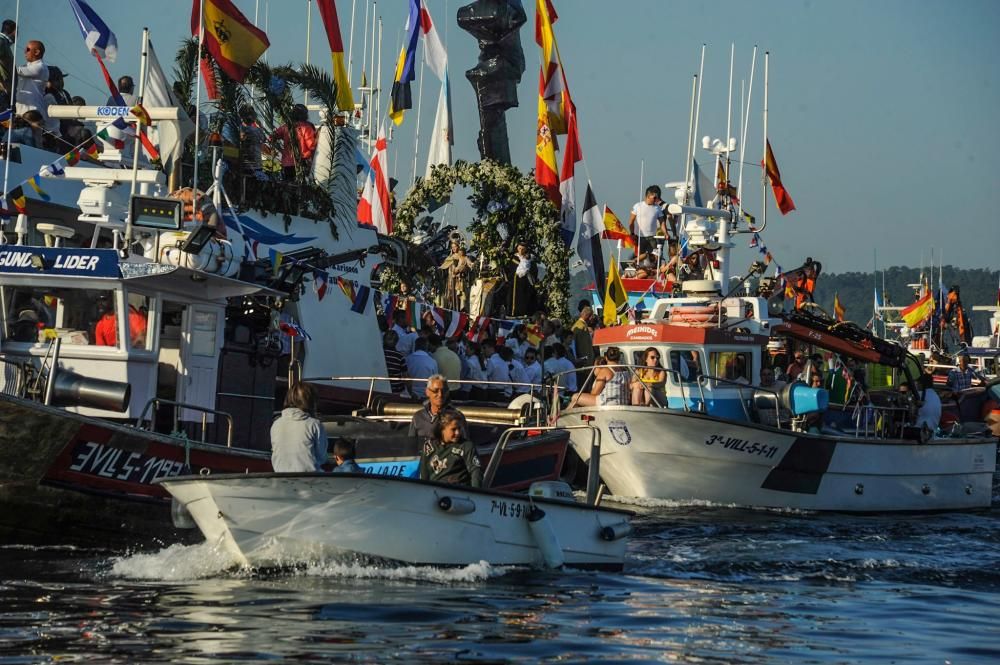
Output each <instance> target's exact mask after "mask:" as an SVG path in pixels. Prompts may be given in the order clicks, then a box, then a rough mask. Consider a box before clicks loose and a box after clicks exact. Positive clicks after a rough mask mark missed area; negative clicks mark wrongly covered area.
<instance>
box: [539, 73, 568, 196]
mask: <svg viewBox="0 0 1000 665" xmlns="http://www.w3.org/2000/svg"><path fill="white" fill-rule="evenodd" d="M544 86H545V74H544V73H541V74H540V75H539V81H538V134H537V136H536V137H535V182H537V183H538V185H539V186H540V187H541V188H542V189H543V190H545V194H546V196H547V197H548V199H549V200H550V201H552V205H554V206H555V208H556V210H559V207H560V205H561V204H562V195H561V194H560V193H559V175H558V174H557V173H556V146H555V134H554V133H553V132H552V127H551V126H550V125H549V112H548V110H547V109H546V108H545V97H544V96H543V94H544Z"/></svg>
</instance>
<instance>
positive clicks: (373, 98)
mask: <svg viewBox="0 0 1000 665" xmlns="http://www.w3.org/2000/svg"><path fill="white" fill-rule="evenodd" d="M377 10H378V0H375V1H374V2H372V48H371V66H370V67H369V68H368V71H370V72H371V73H372V79H371V81H369V82H368V152H372V151H373V150H374V148H375V139H374V137H373V136H372V130H373V129H374V128H375V127H377V126H378V111H377V109H376V108H375V105H376V104H377V103H378V99H377V95H376V94H375V79H376V76H375V24H376V21H375V17H376V16H377V15H378V14H377V13H376V12H377ZM373 112H374V113H375V123H372V113H373Z"/></svg>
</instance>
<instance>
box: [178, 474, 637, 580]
mask: <svg viewBox="0 0 1000 665" xmlns="http://www.w3.org/2000/svg"><path fill="white" fill-rule="evenodd" d="M163 485H164V486H165V487H166V488H167V489H168V490H169V491H170V493H171V494H173V495H174V497H175V498H176V499H177V500H178V501H179V502H180V503H181V504H182V505H184V506H185V507H186V508H187V510H188V512H189V513H190V514H191V517H192V518H193V519H194V521H195V522H196V523H197V524H198V527H199V528H200V529H201V531H202V533H203V534H204V536H205V538H206V540H207V541H209V542H211V543H217V544H218V545H219V546H221V547H222V548H224V549H225V550H226V551H228V552H229V553H230V554H231V555H232V556H233V557H234V559H235V560H236V561H237V562H238V563H240V564H241V565H252V566H286V565H294V564H298V563H303V562H311V561H317V560H327V559H330V558H334V559H336V558H343V557H353V556H362V557H371V558H373V559H378V560H388V561H395V562H402V563H406V564H413V565H443V566H463V565H469V564H475V563H479V562H481V561H486V562H488V563H490V564H493V565H524V566H540V565H542V562H543V556H542V553H541V550H540V548H539V545H538V543H537V542H536V540H535V536H534V535H533V531H532V529H531V527H529V520H528V513H529V509H530V508H531V505H532V502H534V504H535V505H537V506H538V507H540V508H541V509H542V510H543V511H544V512H545V513H546V520H547V521H548V524H549V525H550V526H551V528H552V532H553V533H554V536H555V540H556V541H557V542H558V545H559V549H560V551H561V552H562V554H563V556H564V558H565V563H566V564H567V565H571V566H576V567H588V568H602V569H621V567H622V565H623V561H624V556H625V549H626V545H627V540H628V539H627V537H622V538H619V539H616V540H610V541H609V540H604V539H602V538H601V536H600V532H601V530H602V529H603V528H604V527H608V526H613V525H620V524H622V523H623V522H626V521H627V519H628V518H629V516H630V514H629V513H627V512H624V511H617V510H612V509H600V508H591V507H589V506H584V505H581V504H575V503H564V502H557V501H548V500H545V499H533V500H529V498H528V497H527V496H524V495H516V494H510V493H504V492H490V491H487V490H478V489H473V488H469V487H460V486H456V485H444V484H440V483H429V482H425V481H420V480H413V479H408V478H391V477H384V476H377V477H376V476H366V475H360V474H358V475H355V474H328V475H324V474H274V473H272V474H251V475H245V474H244V475H233V476H223V477H212V478H202V477H186V478H171V479H168V480H165V481H163ZM444 497H451V499H452V500H453V502H455V503H460V502H463V501H468V502H471V505H472V506H474V509H473V510H472V511H471V512H467V513H463V514H459V513H450V512H445V511H444V510H442V509H441V508H440V507H439V505H438V502H439V500H440V499H442V498H444Z"/></svg>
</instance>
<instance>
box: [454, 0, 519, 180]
mask: <svg viewBox="0 0 1000 665" xmlns="http://www.w3.org/2000/svg"><path fill="white" fill-rule="evenodd" d="M527 20H528V17H527V15H526V14H525V13H524V7H523V6H522V5H521V0H475V1H474V2H471V3H469V4H468V5H465V6H464V7H459V9H458V27H460V28H462V30H465V31H466V32H468V33H469V34H471V35H472V36H473V37H475V38H476V39H477V40H479V64H477V65H476V66H475V67H474V68H472V69H470V70H468V71H467V72H465V78H467V79H469V82H470V83H471V84H472V87H473V88H474V89H475V91H476V98H477V99H478V100H479V126H480V129H479V141H478V143H479V155H480V156H481V157H482V158H483V159H493V160H495V161H498V162H501V163H503V164H510V163H511V162H510V145H509V143H508V140H507V118H506V116H505V114H506V112H507V109H509V108H513V107H515V106H517V84H518V83H520V82H521V75H522V74H523V73H524V51H523V50H521V37H520V35H519V31H520V29H521V26H522V25H524V24H525V23H526V22H527Z"/></svg>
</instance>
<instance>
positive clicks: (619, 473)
mask: <svg viewBox="0 0 1000 665" xmlns="http://www.w3.org/2000/svg"><path fill="white" fill-rule="evenodd" d="M581 416H584V417H587V418H592V421H591V424H592V425H595V426H597V427H598V428H599V429H600V430H601V432H602V435H603V437H602V440H603V445H602V447H601V461H600V462H601V463H600V469H601V478H602V479H603V480H604V482H605V483H606V484H607V486H608V489H609V490H610V491H611V492H612V493H613V494H615V495H622V496H637V497H651V498H658V499H668V500H677V501H691V500H698V501H708V502H712V503H720V504H737V505H745V506H758V507H767V508H789V509H802V510H819V511H839V512H854V513H868V512H895V511H899V512H925V511H941V510H975V509H983V508H988V507H989V506H990V503H991V496H992V481H993V474H994V472H995V470H996V457H997V440H996V439H988V438H986V439H944V440H935V441H932V442H929V443H926V444H918V443H915V442H911V441H901V440H859V439H850V438H846V437H845V438H837V437H831V436H816V435H809V434H803V433H799V432H790V431H788V430H778V429H774V428H770V427H764V426H758V425H753V424H749V423H740V422H734V421H730V420H723V419H720V418H713V417H710V416H705V415H703V414H698V413H687V412H682V411H671V410H666V409H648V408H642V407H603V408H592V409H573V410H570V411H567V412H564V413H563V414H562V415H561V416H560V419H559V424H560V425H563V426H565V425H569V424H578V423H580V422H581ZM573 434H574V436H573V437H572V438H571V443H572V445H573V447H574V449H575V450H576V452H577V453H578V454H579V455H580V457H581V458H582V459H583V460H584V461H585V462H586V461H589V459H590V449H589V446H590V440H589V437H584V436H581V435H579V433H578V432H577V431H574V432H573Z"/></svg>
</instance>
